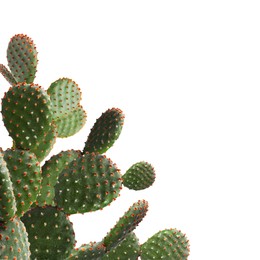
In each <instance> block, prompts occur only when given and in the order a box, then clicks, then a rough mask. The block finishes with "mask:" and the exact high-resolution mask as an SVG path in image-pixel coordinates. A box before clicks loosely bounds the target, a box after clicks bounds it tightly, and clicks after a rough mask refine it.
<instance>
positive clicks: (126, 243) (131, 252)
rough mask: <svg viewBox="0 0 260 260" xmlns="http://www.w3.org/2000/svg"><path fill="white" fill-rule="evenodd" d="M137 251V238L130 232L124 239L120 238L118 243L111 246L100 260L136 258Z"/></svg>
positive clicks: (138, 247) (138, 250)
mask: <svg viewBox="0 0 260 260" xmlns="http://www.w3.org/2000/svg"><path fill="white" fill-rule="evenodd" d="M139 253H140V245H139V240H138V238H137V236H136V235H135V234H134V233H133V232H131V233H129V234H128V235H126V237H125V239H124V240H122V241H121V242H120V243H119V244H118V245H116V246H115V247H113V248H111V250H110V251H109V252H107V253H106V254H105V255H104V256H103V257H102V260H105V259H109V260H114V259H118V260H136V259H138V256H139Z"/></svg>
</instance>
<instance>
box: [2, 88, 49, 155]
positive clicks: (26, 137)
mask: <svg viewBox="0 0 260 260" xmlns="http://www.w3.org/2000/svg"><path fill="white" fill-rule="evenodd" d="M2 115H3V121H4V124H5V126H6V128H7V130H8V132H9V135H10V136H11V137H12V138H13V140H14V142H15V146H16V147H17V148H21V149H25V150H26V149H30V150H31V151H32V152H34V150H35V149H37V147H38V146H39V143H40V142H41V141H42V140H44V138H45V136H46V135H47V133H49V131H51V128H52V126H51V122H52V111H51V103H50V99H49V96H48V95H47V93H46V92H45V91H44V90H43V89H42V88H41V87H40V86H38V85H34V84H26V83H21V84H18V85H15V86H13V87H11V88H10V89H9V90H8V91H7V92H6V93H5V96H4V98H3V100H2Z"/></svg>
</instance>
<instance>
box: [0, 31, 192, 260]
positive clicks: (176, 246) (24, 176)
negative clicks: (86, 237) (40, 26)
mask: <svg viewBox="0 0 260 260" xmlns="http://www.w3.org/2000/svg"><path fill="white" fill-rule="evenodd" d="M7 61H8V66H9V68H7V67H6V66H4V65H2V64H0V73H1V74H2V75H3V76H4V78H5V79H6V80H7V82H8V83H9V84H10V85H11V86H10V87H9V89H7V91H6V93H5V95H4V97H3V98H2V110H1V112H2V117H3V121H4V125H5V127H6V129H7V131H8V133H9V135H10V136H11V138H12V139H13V147H12V148H9V149H7V150H5V151H2V149H1V148H0V259H16V260H18V259H48V260H52V259H53V260H56V259H62V260H64V259H89V260H91V259H93V260H94V259H95V260H97V259H122V260H123V259H133V260H134V259H137V258H138V257H141V259H161V258H164V259H173V260H174V259H187V258H188V255H189V242H188V240H187V239H186V237H185V236H184V235H183V234H182V233H181V232H180V231H178V230H176V229H165V230H162V231H160V232H158V233H157V234H155V235H154V236H152V237H151V238H149V239H148V240H147V241H146V242H145V243H143V244H142V245H141V244H140V243H139V240H138V238H137V237H136V235H135V234H134V233H133V231H134V229H135V228H136V227H137V226H138V225H139V224H140V222H141V221H142V220H143V218H144V217H145V215H146V213H147V211H148V203H147V202H146V201H145V200H139V201H137V202H135V203H134V204H132V206H131V207H130V208H129V209H128V210H127V211H126V212H125V214H124V215H123V216H122V217H121V218H119V220H118V222H117V223H116V224H115V226H114V227H113V228H112V229H111V230H110V231H109V232H108V233H107V234H106V235H105V236H104V238H103V239H102V240H101V241H98V242H89V243H88V244H83V245H82V246H80V247H79V248H76V246H75V244H76V241H75V234H74V231H73V225H72V223H71V222H70V221H69V216H70V215H71V214H77V213H86V212H90V211H95V210H99V209H102V208H104V207H106V206H107V205H109V204H110V203H112V202H113V201H114V200H116V198H117V197H118V196H119V195H120V191H121V189H122V188H123V187H127V188H129V189H133V190H143V189H146V188H148V187H150V186H151V185H152V184H153V183H154V181H155V171H154V168H153V166H152V165H151V164H150V163H148V162H143V161H141V162H138V163H135V164H134V165H132V166H131V167H130V168H129V169H128V170H127V171H126V173H125V174H123V175H122V174H121V172H120V169H119V168H118V167H117V166H116V164H115V163H114V162H112V160H111V159H110V158H107V157H106V155H105V154H104V153H105V152H106V151H107V150H108V149H109V148H110V147H111V146H113V145H114V143H115V142H116V140H117V139H118V138H119V136H120V133H121V131H122V128H123V124H124V118H125V116H124V114H123V112H122V111H121V110H120V109H118V108H110V109H108V110H107V111H105V112H104V113H103V114H102V115H101V116H100V117H99V118H98V119H97V121H96V123H95V124H94V126H93V127H92V129H91V131H90V133H89V136H88V138H87V140H86V142H85V145H84V148H83V150H82V151H76V150H73V149H71V150H67V151H61V152H60V153H58V154H56V155H53V156H52V157H51V158H50V159H48V160H47V161H44V159H45V158H46V156H47V155H48V154H49V153H50V151H51V149H52V147H53V146H54V145H55V142H56V139H57V138H66V137H69V136H72V135H74V134H76V133H77V132H78V131H80V130H81V129H82V128H83V126H84V125H85V122H86V112H85V110H84V108H83V106H82V105H81V104H80V101H81V91H80V88H79V87H78V85H77V84H76V83H75V81H73V80H71V79H69V78H60V79H58V80H56V81H54V82H53V83H51V84H50V87H49V88H48V89H47V90H45V89H44V88H42V87H41V86H39V85H38V84H36V83H34V79H35V75H36V72H37V63H38V60H37V50H36V47H35V44H34V42H33V41H32V39H31V38H29V37H28V36H26V35H23V34H17V35H15V36H14V37H12V38H11V40H10V43H9V45H8V48H7Z"/></svg>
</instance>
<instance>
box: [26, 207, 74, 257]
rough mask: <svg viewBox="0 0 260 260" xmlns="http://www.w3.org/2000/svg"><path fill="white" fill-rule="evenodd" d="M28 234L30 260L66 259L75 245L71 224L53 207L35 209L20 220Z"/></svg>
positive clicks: (63, 214) (62, 213)
mask: <svg viewBox="0 0 260 260" xmlns="http://www.w3.org/2000/svg"><path fill="white" fill-rule="evenodd" d="M21 219H22V221H23V223H24V225H25V227H26V230H27V232H28V239H29V242H30V250H31V259H42V260H45V259H46V260H57V259H66V257H68V256H69V254H70V252H71V250H72V249H73V247H74V244H75V237H74V231H73V227H72V224H71V222H70V221H69V219H68V217H67V216H66V215H65V213H64V212H62V211H61V210H59V209H57V208H55V207H50V206H47V207H36V208H33V209H31V210H30V211H28V212H26V214H25V215H24V216H23V217H22V218H21Z"/></svg>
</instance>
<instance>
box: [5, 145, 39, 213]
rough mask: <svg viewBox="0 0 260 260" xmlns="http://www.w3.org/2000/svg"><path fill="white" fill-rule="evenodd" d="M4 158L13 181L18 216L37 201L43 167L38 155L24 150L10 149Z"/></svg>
mask: <svg viewBox="0 0 260 260" xmlns="http://www.w3.org/2000/svg"><path fill="white" fill-rule="evenodd" d="M4 159H5V161H6V164H7V168H8V170H9V172H10V176H11V180H12V183H13V189H14V196H15V199H16V206H17V212H16V214H17V215H18V216H22V215H23V214H24V213H25V212H26V211H27V210H28V209H29V208H30V206H31V205H32V204H33V202H35V201H36V198H37V195H38V192H39V190H40V185H41V179H42V177H41V168H40V163H39V162H38V160H37V158H36V156H35V155H34V154H33V153H31V152H29V151H24V150H18V149H8V150H6V151H5V152H4Z"/></svg>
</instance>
